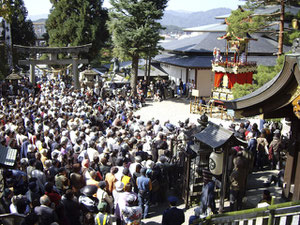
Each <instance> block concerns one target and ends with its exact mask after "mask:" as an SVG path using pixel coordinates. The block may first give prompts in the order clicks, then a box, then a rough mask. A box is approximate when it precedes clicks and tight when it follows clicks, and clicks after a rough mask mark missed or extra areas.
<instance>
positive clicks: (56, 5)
mask: <svg viewBox="0 0 300 225" xmlns="http://www.w3.org/2000/svg"><path fill="white" fill-rule="evenodd" d="M51 3H52V9H51V14H50V15H49V17H48V20H47V22H46V28H47V32H48V34H49V44H50V46H57V47H67V46H77V45H84V44H89V43H92V48H91V50H90V52H89V55H88V56H87V57H88V58H89V59H90V60H91V59H93V58H94V57H95V56H96V55H97V54H98V53H99V50H100V49H101V47H102V46H103V45H104V43H105V41H106V40H107V38H108V31H107V29H106V26H105V23H106V20H107V18H108V15H107V10H106V9H105V8H102V4H103V1H102V0H51Z"/></svg>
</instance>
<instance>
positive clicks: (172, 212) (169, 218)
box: [162, 196, 185, 225]
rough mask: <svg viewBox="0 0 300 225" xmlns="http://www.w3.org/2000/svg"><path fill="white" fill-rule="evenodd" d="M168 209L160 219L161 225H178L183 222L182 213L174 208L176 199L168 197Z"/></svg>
mask: <svg viewBox="0 0 300 225" xmlns="http://www.w3.org/2000/svg"><path fill="white" fill-rule="evenodd" d="M168 201H169V204H170V208H168V209H166V210H165V211H164V213H163V217H162V225H180V224H183V223H184V221H185V218H184V211H183V210H182V209H178V208H177V207H176V205H177V201H178V198H177V197H175V196H170V197H169V198H168Z"/></svg>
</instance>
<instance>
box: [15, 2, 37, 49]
mask: <svg viewBox="0 0 300 225" xmlns="http://www.w3.org/2000/svg"><path fill="white" fill-rule="evenodd" d="M10 2H11V3H14V4H13V5H12V9H13V14H12V18H11V32H12V43H13V44H17V45H25V46H31V45H34V44H35V40H36V37H35V34H34V29H33V24H32V21H31V20H27V15H28V12H27V9H26V7H25V5H24V1H23V0H14V1H13V0H10Z"/></svg>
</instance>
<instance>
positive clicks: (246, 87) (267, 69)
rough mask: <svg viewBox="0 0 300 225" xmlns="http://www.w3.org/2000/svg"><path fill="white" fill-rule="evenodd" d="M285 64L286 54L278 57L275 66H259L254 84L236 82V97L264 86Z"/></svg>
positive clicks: (234, 89) (234, 95) (233, 89)
mask: <svg viewBox="0 0 300 225" xmlns="http://www.w3.org/2000/svg"><path fill="white" fill-rule="evenodd" d="M283 64H284V55H281V56H280V57H279V58H277V62H276V65H275V66H262V65H260V66H258V68H257V73H256V74H254V75H253V84H238V83H236V84H234V86H233V88H232V93H233V97H234V98H240V97H243V96H244V95H247V94H250V93H251V92H253V91H255V90H257V89H258V88H260V87H262V86H263V85H264V84H266V83H267V82H269V81H270V80H272V79H273V78H274V77H275V76H276V75H277V74H278V73H279V72H280V71H281V70H282V67H283Z"/></svg>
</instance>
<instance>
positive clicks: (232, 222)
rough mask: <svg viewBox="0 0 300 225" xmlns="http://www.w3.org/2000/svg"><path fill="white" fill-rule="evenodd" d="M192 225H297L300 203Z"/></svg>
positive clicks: (250, 210) (226, 214) (260, 209)
mask: <svg viewBox="0 0 300 225" xmlns="http://www.w3.org/2000/svg"><path fill="white" fill-rule="evenodd" d="M193 224H194V225H196V224H203V225H212V224H215V225H219V224H222V225H223V224H228V225H237V224H243V225H248V224H253V225H260V224H262V225H281V224H283V225H294V224H295V225H299V224H300V201H295V202H285V203H281V204H276V205H270V206H267V207H263V208H254V209H247V210H241V211H235V212H228V213H223V214H217V215H211V216H208V217H206V218H204V219H199V220H197V221H194V223H193Z"/></svg>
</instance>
